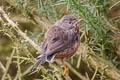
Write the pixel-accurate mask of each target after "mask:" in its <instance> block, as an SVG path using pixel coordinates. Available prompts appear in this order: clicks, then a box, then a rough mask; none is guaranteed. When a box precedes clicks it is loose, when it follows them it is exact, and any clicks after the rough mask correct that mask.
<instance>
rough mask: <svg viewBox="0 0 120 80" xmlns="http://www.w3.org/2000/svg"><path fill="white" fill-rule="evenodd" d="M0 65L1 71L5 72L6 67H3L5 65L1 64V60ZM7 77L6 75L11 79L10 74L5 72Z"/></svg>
mask: <svg viewBox="0 0 120 80" xmlns="http://www.w3.org/2000/svg"><path fill="white" fill-rule="evenodd" d="M0 67H1V68H2V70H3V72H4V73H5V72H6V69H5V67H4V66H3V64H2V63H1V61H0ZM7 77H8V79H9V80H12V79H11V76H10V75H9V74H8V73H7Z"/></svg>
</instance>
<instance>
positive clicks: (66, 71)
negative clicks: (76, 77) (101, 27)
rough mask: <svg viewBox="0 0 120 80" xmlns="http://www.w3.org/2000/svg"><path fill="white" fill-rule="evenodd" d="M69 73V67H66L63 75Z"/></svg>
mask: <svg viewBox="0 0 120 80" xmlns="http://www.w3.org/2000/svg"><path fill="white" fill-rule="evenodd" d="M68 74H69V69H68V68H65V69H64V72H63V76H65V75H68Z"/></svg>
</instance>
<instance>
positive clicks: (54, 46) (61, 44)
mask: <svg viewBox="0 0 120 80" xmlns="http://www.w3.org/2000/svg"><path fill="white" fill-rule="evenodd" d="M81 21H83V19H79V18H76V17H74V16H72V15H65V16H63V17H62V18H61V19H60V20H58V21H56V22H55V24H53V25H52V26H51V27H50V28H49V29H48V31H47V32H46V34H45V37H44V40H43V43H42V45H41V54H40V56H38V57H37V62H36V63H35V64H34V65H33V67H32V69H31V71H32V72H33V71H35V70H36V68H37V67H38V66H39V65H41V64H44V63H45V62H52V61H53V60H54V59H60V60H61V61H62V63H63V65H64V72H63V75H66V74H68V72H69V71H68V68H67V67H66V65H65V63H64V59H67V58H70V57H72V56H73V55H74V54H75V52H76V51H77V49H78V47H79V45H80V32H79V26H78V23H79V22H81Z"/></svg>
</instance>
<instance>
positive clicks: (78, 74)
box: [65, 62, 88, 80]
mask: <svg viewBox="0 0 120 80" xmlns="http://www.w3.org/2000/svg"><path fill="white" fill-rule="evenodd" d="M65 64H66V65H67V66H68V67H69V69H70V70H71V71H72V72H73V73H74V74H76V75H77V76H78V77H79V78H80V79H81V80H88V79H87V78H86V77H84V76H83V75H81V74H80V73H79V72H77V71H76V70H75V69H74V68H73V67H72V66H71V65H70V64H69V63H68V62H65Z"/></svg>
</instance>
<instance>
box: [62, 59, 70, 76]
mask: <svg viewBox="0 0 120 80" xmlns="http://www.w3.org/2000/svg"><path fill="white" fill-rule="evenodd" d="M62 64H63V66H64V72H63V75H66V74H69V70H68V68H67V66H66V65H65V63H64V60H63V59H62Z"/></svg>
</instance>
